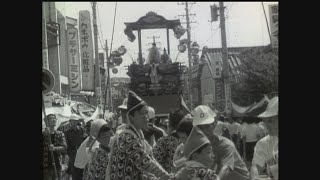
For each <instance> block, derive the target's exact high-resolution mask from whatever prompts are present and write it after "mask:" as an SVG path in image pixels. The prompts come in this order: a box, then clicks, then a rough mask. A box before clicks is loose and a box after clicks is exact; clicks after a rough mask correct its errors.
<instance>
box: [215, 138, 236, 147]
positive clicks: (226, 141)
mask: <svg viewBox="0 0 320 180" xmlns="http://www.w3.org/2000/svg"><path fill="white" fill-rule="evenodd" d="M218 139H219V146H220V147H223V148H233V149H235V146H234V143H233V142H232V141H231V140H230V139H228V138H226V137H224V136H218Z"/></svg>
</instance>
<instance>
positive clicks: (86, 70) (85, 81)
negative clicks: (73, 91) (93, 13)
mask: <svg viewBox="0 0 320 180" xmlns="http://www.w3.org/2000/svg"><path fill="white" fill-rule="evenodd" d="M79 33H80V49H81V69H82V90H84V91H93V90H94V68H93V42H92V30H91V20H90V13H89V11H87V10H84V11H80V12H79Z"/></svg>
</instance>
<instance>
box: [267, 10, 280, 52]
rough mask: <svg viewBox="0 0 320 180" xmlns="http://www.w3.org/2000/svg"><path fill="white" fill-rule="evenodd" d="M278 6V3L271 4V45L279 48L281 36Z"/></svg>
mask: <svg viewBox="0 0 320 180" xmlns="http://www.w3.org/2000/svg"><path fill="white" fill-rule="evenodd" d="M278 7H279V6H278V4H272V5H269V14H270V31H271V32H270V33H271V45H272V47H273V48H278V38H279V30H278V29H279V19H278Z"/></svg>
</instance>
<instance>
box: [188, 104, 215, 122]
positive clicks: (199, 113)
mask: <svg viewBox="0 0 320 180" xmlns="http://www.w3.org/2000/svg"><path fill="white" fill-rule="evenodd" d="M192 114H193V125H194V126H196V125H202V124H211V123H213V122H214V121H215V117H216V115H217V114H216V113H214V112H213V111H212V110H211V108H210V107H209V106H205V105H200V106H198V107H196V108H195V109H194V110H193V112H192Z"/></svg>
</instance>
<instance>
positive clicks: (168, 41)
mask: <svg viewBox="0 0 320 180" xmlns="http://www.w3.org/2000/svg"><path fill="white" fill-rule="evenodd" d="M167 43H168V45H167V46H168V50H167V51H168V55H170V40H169V28H167Z"/></svg>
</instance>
